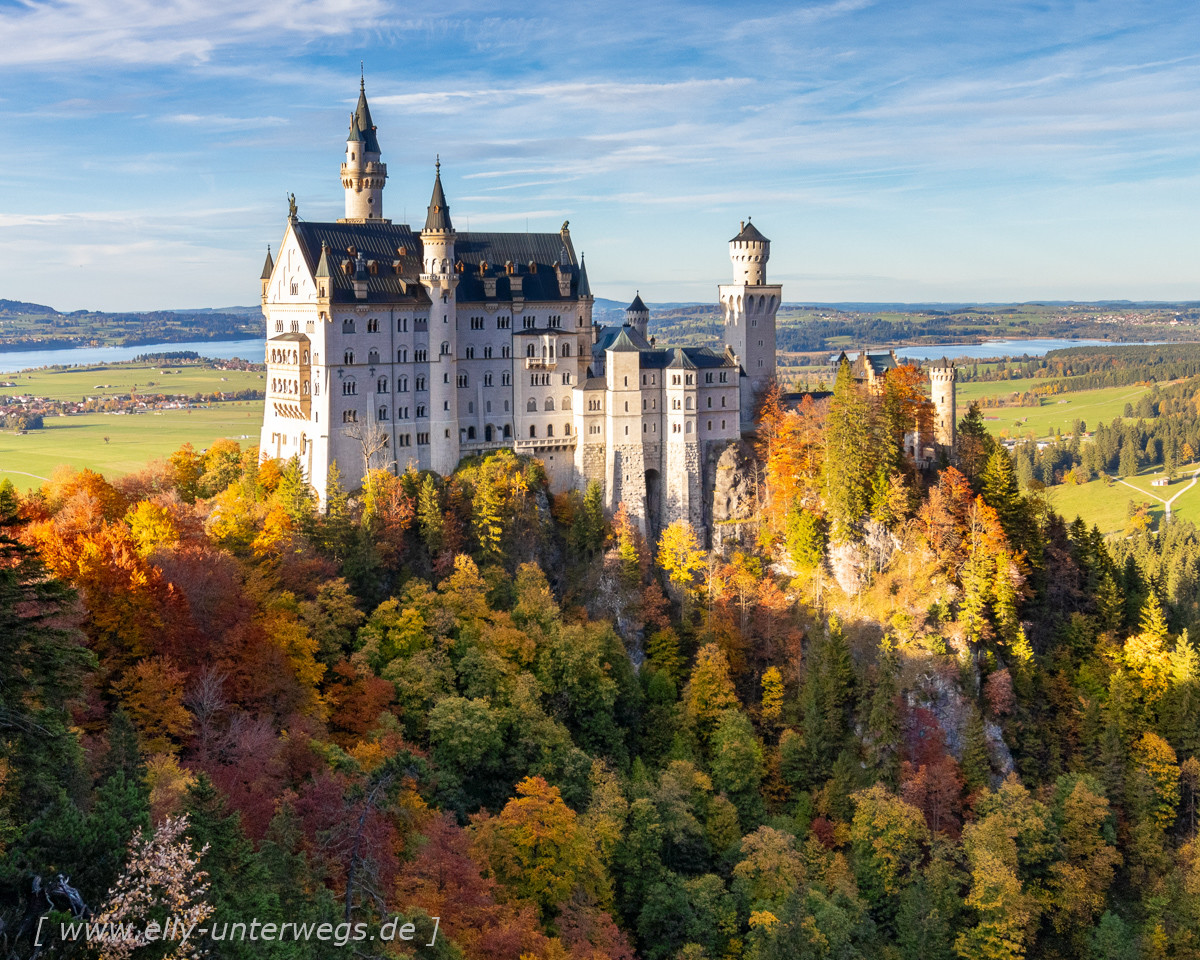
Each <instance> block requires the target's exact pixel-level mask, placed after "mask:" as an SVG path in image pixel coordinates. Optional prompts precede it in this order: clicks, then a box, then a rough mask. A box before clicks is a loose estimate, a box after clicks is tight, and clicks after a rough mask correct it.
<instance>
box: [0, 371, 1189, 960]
mask: <svg viewBox="0 0 1200 960" xmlns="http://www.w3.org/2000/svg"><path fill="white" fill-rule="evenodd" d="M919 382H920V378H919V377H918V376H917V375H916V374H915V372H914V371H912V370H911V369H910V368H900V370H899V371H897V372H896V373H895V374H894V375H890V376H889V378H888V381H887V386H886V389H885V390H884V391H883V393H882V394H880V395H878V396H870V395H867V394H866V393H864V392H862V391H861V389H860V388H859V387H858V386H856V385H855V384H854V382H853V380H852V379H851V377H850V376H849V372H848V368H847V367H845V366H843V368H842V370H841V372H840V373H839V376H838V380H837V384H836V387H835V390H834V393H833V396H832V398H831V399H829V400H827V401H824V402H823V403H822V404H820V405H814V404H813V403H812V402H811V401H806V402H805V403H804V404H802V405H801V406H800V407H799V408H798V409H795V410H788V409H785V408H784V407H783V406H781V405H780V403H779V401H778V398H777V396H776V395H772V396H770V397H767V398H765V401H764V404H763V410H762V422H761V426H760V429H759V434H758V438H757V447H756V450H755V454H756V456H757V458H758V461H759V467H758V469H757V470H756V471H755V475H756V476H757V478H758V488H757V490H756V491H755V495H756V497H757V500H756V503H755V504H754V509H753V510H752V511H751V512H750V513H749V514H747V515H748V516H752V519H746V520H744V521H739V522H736V523H732V524H731V525H730V526H729V528H728V529H727V530H723V531H722V533H723V534H724V537H723V540H724V542H725V543H726V550H725V551H724V552H722V553H721V554H719V555H717V554H710V553H708V552H706V551H705V550H703V549H702V547H701V545H700V543H699V542H698V540H697V537H696V535H695V532H694V531H692V530H690V529H689V528H688V527H687V526H686V525H683V524H676V525H673V526H671V527H668V528H667V529H666V530H664V531H663V532H662V534H661V536H660V537H659V538H657V540H656V542H648V541H647V540H646V539H645V538H644V537H643V536H642V535H641V534H640V533H639V531H638V529H637V527H636V525H635V524H634V523H632V522H631V521H630V519H629V518H628V516H627V515H626V513H625V511H624V510H623V509H622V510H619V511H618V513H617V515H616V516H613V517H606V516H605V515H604V513H603V511H602V509H601V497H600V492H599V490H598V489H597V488H596V487H594V486H593V487H592V488H589V489H588V490H587V491H586V492H585V493H572V494H563V495H552V494H551V493H550V492H549V491H548V489H547V485H546V480H545V476H544V474H543V472H542V470H541V468H540V466H539V465H538V464H537V463H536V462H529V461H525V460H523V459H520V458H517V457H515V456H514V455H512V454H509V453H500V454H496V455H494V456H491V457H489V458H487V459H486V460H483V461H470V462H464V464H462V465H461V466H460V468H459V470H458V471H457V473H456V474H455V475H454V476H452V477H449V478H445V479H442V478H438V477H436V476H433V475H421V474H417V473H416V472H415V471H411V470H409V471H404V470H403V468H402V469H401V473H400V475H399V476H394V475H392V474H390V473H388V472H385V471H378V472H373V473H372V474H371V475H369V476H368V477H366V478H364V479H363V481H362V482H361V483H360V482H359V481H358V480H357V479H352V478H346V482H345V484H344V487H345V489H344V488H343V484H341V483H335V484H334V485H333V486H332V487H331V489H330V490H329V491H328V509H327V510H326V511H325V512H324V513H319V512H318V511H317V509H316V502H315V499H314V496H313V492H312V491H311V490H309V489H308V488H307V486H306V484H305V483H304V482H303V479H302V477H301V474H300V471H299V467H298V465H297V464H296V463H295V462H292V463H279V462H276V461H267V462H264V463H261V464H260V463H258V458H257V451H256V450H254V449H249V450H242V449H240V448H239V447H238V446H237V445H236V444H234V443H232V442H229V441H222V442H219V443H217V444H214V445H213V446H212V447H211V448H210V449H208V450H207V451H206V452H204V453H197V452H196V451H193V450H191V449H190V448H186V447H185V448H183V449H181V450H179V451H178V452H177V453H176V454H175V455H174V456H172V457H171V458H170V460H169V461H168V462H166V463H160V464H156V465H152V466H150V467H148V468H147V469H146V470H144V471H143V472H141V473H139V474H135V475H133V476H129V477H125V478H122V479H120V480H117V481H114V482H112V483H110V482H107V481H106V480H105V479H104V478H102V477H100V476H99V475H96V474H93V473H89V472H86V471H85V472H81V473H70V472H64V473H62V474H60V475H57V476H56V477H55V479H54V481H53V482H51V483H49V484H47V485H46V486H44V487H43V488H42V489H41V491H39V492H36V493H33V494H31V495H28V496H19V495H17V494H16V493H14V492H13V491H12V489H11V488H7V489H0V530H2V531H3V535H4V537H3V539H2V540H0V550H2V551H3V558H4V562H3V564H2V566H0V727H2V729H3V739H2V740H0V884H2V885H3V887H4V888H5V889H7V890H8V891H10V894H9V897H8V899H7V900H4V901H0V911H2V910H4V909H7V910H8V911H9V912H8V914H7V917H8V919H9V921H10V923H12V922H14V920H15V919H19V916H20V910H21V907H20V906H19V905H18V901H19V900H21V899H22V898H24V896H25V892H26V891H27V890H28V885H29V883H30V880H31V877H32V876H33V875H34V874H38V875H40V876H43V877H51V876H54V875H57V874H58V873H62V874H63V875H69V876H70V877H71V884H72V885H73V886H75V887H76V888H78V890H79V891H80V893H81V894H82V895H83V897H84V898H85V899H86V900H87V901H88V903H89V904H90V905H91V907H92V909H93V910H94V911H96V913H97V914H98V915H100V916H105V917H113V916H121V917H126V918H130V917H134V918H136V917H139V916H154V917H156V918H159V919H161V917H162V916H164V915H165V914H166V913H167V912H168V910H167V908H166V907H164V906H163V903H162V901H161V899H158V900H156V899H155V898H153V897H150V898H148V899H146V900H145V901H144V902H143V901H131V900H129V899H128V898H126V899H124V900H122V899H121V897H120V896H117V897H114V896H111V895H110V893H109V891H110V890H113V888H114V885H116V884H118V883H119V882H120V883H123V884H125V886H123V887H121V889H128V888H129V887H130V886H133V887H138V886H139V885H140V888H142V889H152V890H160V889H167V888H166V886H163V884H164V883H165V881H164V880H163V878H162V877H161V876H158V875H157V874H153V871H151V870H150V869H149V867H148V866H147V864H148V863H158V862H160V860H156V859H155V856H154V855H153V850H159V851H164V850H165V851H171V852H172V854H173V855H172V857H166V856H165V855H164V856H163V857H162V858H160V859H161V860H162V861H164V862H165V861H169V862H170V863H171V864H174V865H175V866H174V868H173V869H175V874H176V880H178V881H179V882H178V884H177V886H176V887H175V888H171V889H174V890H175V891H176V894H175V900H174V901H173V903H174V904H175V906H173V907H172V909H173V910H175V911H176V912H178V911H179V910H180V909H182V906H180V905H181V904H182V905H183V906H186V907H187V908H188V909H190V910H192V911H194V915H203V914H205V913H206V912H208V911H211V916H210V919H209V922H210V924H212V925H214V929H215V928H216V926H219V924H220V923H227V922H231V921H242V922H247V923H248V922H249V921H250V920H252V919H254V918H257V919H260V920H263V921H267V920H269V921H271V922H275V923H278V922H285V921H286V922H303V921H307V920H325V921H329V922H331V923H333V924H338V923H346V922H353V923H364V924H368V925H370V926H369V927H367V928H364V929H370V930H371V931H376V930H378V924H380V923H381V922H383V921H385V920H387V919H389V918H391V917H392V916H394V915H396V914H400V915H402V917H403V918H405V919H407V920H411V921H412V922H413V923H414V924H415V925H416V928H417V929H418V930H420V931H423V932H425V933H427V934H428V933H431V932H432V929H433V921H432V920H431V919H430V918H432V917H438V918H440V920H439V921H438V922H439V923H440V927H439V932H438V936H437V938H436V941H435V942H434V944H433V946H425V945H422V944H426V943H428V939H429V938H428V936H425V937H420V938H418V939H417V940H416V941H414V942H408V943H399V942H395V943H383V942H378V941H357V942H352V943H350V944H349V945H347V946H336V945H335V944H333V943H320V942H316V941H309V942H290V941H289V942H271V943H262V942H259V943H251V942H238V941H229V940H224V941H222V942H212V937H211V936H210V937H206V938H204V939H203V940H201V938H200V937H199V935H197V940H196V941H195V942H196V943H200V944H201V945H202V946H204V947H205V948H207V949H208V950H209V955H211V956H214V957H221V958H238V957H247V958H249V957H255V958H258V957H277V958H281V960H282V958H310V957H312V958H316V957H334V956H337V957H344V956H347V955H348V954H347V952H346V951H347V950H350V951H353V952H352V954H350V955H353V956H356V957H387V956H422V957H435V956H436V957H445V958H459V957H461V958H467V960H525V958H544V960H565V958H572V960H604V958H613V960H625V958H633V957H635V956H636V957H645V958H649V960H676V958H679V960H742V958H744V960H776V958H778V960H783V958H859V957H861V958H872V960H874V958H885V960H952V958H962V960H1003V958H1020V957H1030V958H1034V957H1036V958H1063V960H1065V958H1087V960H1101V958H1103V960H1133V958H1142V957H1146V958H1179V960H1183V958H1197V957H1200V847H1198V846H1197V843H1196V801H1197V797H1196V792H1197V789H1198V788H1200V760H1198V759H1197V753H1198V752H1200V661H1198V657H1197V651H1196V647H1195V645H1194V644H1193V642H1192V641H1191V640H1190V639H1189V632H1195V630H1196V629H1197V628H1198V626H1200V533H1198V532H1197V531H1196V530H1195V529H1194V528H1192V527H1190V526H1189V525H1187V524H1182V523H1177V524H1173V525H1172V526H1171V527H1170V529H1169V532H1167V533H1165V534H1162V535H1161V536H1160V535H1158V534H1154V533H1141V534H1139V535H1137V536H1135V537H1132V538H1130V539H1126V540H1121V541H1114V542H1106V541H1105V540H1104V539H1103V538H1102V537H1101V536H1100V535H1099V533H1098V532H1096V531H1094V530H1088V529H1087V528H1086V527H1084V525H1082V524H1081V523H1069V522H1067V521H1066V520H1065V519H1063V518H1060V517H1057V516H1055V515H1054V514H1053V513H1051V512H1049V510H1048V509H1047V508H1046V506H1045V504H1044V503H1043V502H1042V501H1041V500H1039V499H1033V498H1030V497H1028V496H1026V495H1025V494H1023V492H1022V489H1021V487H1020V485H1019V483H1018V479H1017V473H1016V471H1015V469H1014V464H1013V461H1012V459H1011V457H1010V455H1009V454H1008V453H1006V452H1005V451H1004V449H1003V448H1001V447H999V446H997V445H996V444H994V442H993V441H992V440H991V438H990V437H989V436H988V435H987V433H986V431H984V430H983V429H982V427H981V425H980V424H979V422H978V417H977V416H976V417H975V418H974V420H972V419H971V418H968V419H967V420H966V421H965V422H964V423H963V425H962V436H961V442H960V444H959V447H958V450H957V453H956V456H955V457H954V460H953V462H952V463H951V462H945V463H942V464H941V465H940V467H939V468H938V469H937V470H933V471H929V472H927V473H918V472H916V471H914V470H913V469H912V467H911V466H910V464H909V463H908V461H907V460H906V459H905V457H904V455H903V452H902V444H903V439H904V434H905V432H906V431H907V430H908V429H910V428H911V427H912V426H913V425H914V424H922V425H925V426H926V428H927V425H928V419H929V406H928V401H926V400H925V399H924V397H923V396H922V395H921V394H920V392H919V390H918V385H919ZM349 488H354V489H353V495H350V494H348V493H347V492H346V489H349ZM177 818H185V819H183V820H180V819H177ZM138 837H142V838H143V839H142V840H141V841H138V840H137V838H138ZM131 843H133V844H138V843H140V844H141V845H140V846H137V848H136V849H135V850H134V852H133V854H132V855H131V854H130V853H129V850H130V845H131ZM147 843H157V844H158V846H157V847H155V848H153V849H151V848H150V847H147V846H146V844H147ZM196 855H198V856H199V862H198V866H194V865H193V866H190V865H189V864H191V858H193V857H194V856H196ZM197 870H201V871H204V872H205V873H206V874H207V877H206V878H205V877H199V876H197V873H196V871H197ZM155 877H157V879H155ZM148 878H149V879H148ZM155 883H159V886H157V887H156V886H155ZM181 890H182V891H183V892H180V891H181ZM6 903H7V904H9V905H10V906H8V907H7V908H5V907H4V904H6ZM131 903H132V904H133V905H132V906H131V905H130V904H131ZM138 904H142V905H141V906H138ZM122 911H124V912H122ZM139 911H140V912H139ZM13 929H14V927H12V926H10V930H13ZM348 936H349V935H348ZM193 945H195V944H193ZM22 949H26V950H27V948H24V947H23V948H22ZM53 949H54V954H53V955H68V954H69V953H70V951H69V950H67V949H65V948H63V947H62V946H56V947H54V948H53ZM142 949H143V952H142V953H137V954H135V956H164V955H172V956H174V955H175V954H174V953H170V954H168V953H167V951H168V949H170V946H169V945H167V946H164V945H161V944H159V945H151V946H147V947H144V948H142ZM21 955H25V954H21ZM44 955H45V954H44ZM113 955H116V954H113Z"/></svg>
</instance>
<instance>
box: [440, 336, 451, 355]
mask: <svg viewBox="0 0 1200 960" xmlns="http://www.w3.org/2000/svg"><path fill="white" fill-rule="evenodd" d="M449 354H450V341H449V340H443V341H442V350H441V355H442V356H443V357H445V356H448V355H449Z"/></svg>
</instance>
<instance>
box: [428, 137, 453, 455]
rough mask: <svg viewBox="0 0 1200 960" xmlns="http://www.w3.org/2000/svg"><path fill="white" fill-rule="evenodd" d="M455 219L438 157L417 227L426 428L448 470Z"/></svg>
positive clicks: (451, 424) (451, 390) (450, 441)
mask: <svg viewBox="0 0 1200 960" xmlns="http://www.w3.org/2000/svg"><path fill="white" fill-rule="evenodd" d="M456 236H457V234H455V232H454V224H453V223H451V222H450V205H449V204H448V203H446V192H445V191H444V190H443V189H442V161H441V158H440V157H439V158H438V161H437V166H436V173H435V174H434V179H433V195H432V196H431V197H430V198H429V209H428V211H427V213H426V216H425V229H424V230H422V231H421V245H422V254H421V283H422V285H423V286H424V287H425V289H426V290H428V291H429V430H430V433H431V435H432V436H431V442H432V452H433V457H432V463H431V464H430V465H431V466H432V467H433V469H434V470H436V471H437V472H438V473H441V474H444V475H445V474H450V473H452V472H453V471H454V468H455V467H457V466H458V456H459V435H458V360H457V358H458V337H457V334H456V330H455V328H456V327H457V325H458V324H457V316H456V315H457V310H458V305H457V299H456V297H455V290H456V288H457V287H458V273H457V272H456V271H455V269H454V239H455V237H456Z"/></svg>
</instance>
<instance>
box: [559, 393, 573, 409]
mask: <svg viewBox="0 0 1200 960" xmlns="http://www.w3.org/2000/svg"><path fill="white" fill-rule="evenodd" d="M561 409H563V410H570V409H571V397H570V395H568V396H565V397H563V398H562V404H561Z"/></svg>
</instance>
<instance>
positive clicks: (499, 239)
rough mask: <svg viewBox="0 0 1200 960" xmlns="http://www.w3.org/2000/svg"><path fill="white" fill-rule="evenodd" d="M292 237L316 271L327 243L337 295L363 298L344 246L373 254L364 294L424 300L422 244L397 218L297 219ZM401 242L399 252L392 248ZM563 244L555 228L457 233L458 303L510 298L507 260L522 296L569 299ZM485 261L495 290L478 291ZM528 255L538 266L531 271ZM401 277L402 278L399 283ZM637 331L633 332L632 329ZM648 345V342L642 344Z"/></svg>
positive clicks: (576, 275) (576, 272)
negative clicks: (561, 277)
mask: <svg viewBox="0 0 1200 960" xmlns="http://www.w3.org/2000/svg"><path fill="white" fill-rule="evenodd" d="M295 231H296V237H297V239H298V240H299V241H300V246H301V248H302V249H303V250H304V253H305V256H306V258H307V259H308V262H309V264H310V266H312V268H313V270H314V275H315V276H319V275H321V274H320V273H319V272H318V271H319V268H320V266H321V244H322V242H325V243H327V244H328V245H329V251H328V256H327V261H326V272H325V273H324V275H325V276H328V277H330V278H331V279H332V280H333V297H334V299H335V300H341V301H345V302H352V303H361V302H362V301H360V300H357V298H356V297H355V296H354V286H353V279H354V277H353V273H351V274H345V273H343V272H342V262H343V261H345V260H349V261H351V262H352V263H353V261H354V259H355V258H354V256H352V255H351V254H350V252H349V249H348V248H350V247H353V248H354V249H355V251H356V253H361V254H362V255H363V258H364V259H365V260H366V261H368V262H370V261H371V260H374V261H376V264H377V271H378V272H377V273H375V274H368V275H367V293H368V295H367V301H366V302H368V303H371V302H397V303H408V302H418V303H428V302H429V298H428V296H427V295H426V293H425V289H424V287H422V286H421V284H420V279H419V278H420V273H421V260H422V256H421V255H422V250H423V247H422V243H421V236H420V234H418V233H414V232H413V230H412V228H411V227H409V226H407V225H405V224H398V223H381V222H378V221H376V222H373V223H371V222H368V223H312V222H310V221H303V220H301V221H297V222H296V223H295ZM401 248H403V249H404V251H405V252H404V255H403V256H401V255H400V254H399V253H398V250H400V249H401ZM561 250H562V238H561V236H560V235H559V234H557V233H460V234H457V235H456V237H455V239H454V255H455V259H456V260H457V261H458V262H459V263H461V264H462V265H463V271H462V273H460V274H459V275H458V276H459V284H458V290H457V298H458V300H459V302H460V303H472V302H488V303H505V302H508V301H511V300H512V285H511V283H510V282H509V277H508V276H507V275H506V274H505V272H504V264H505V263H506V262H508V261H512V263H513V265H514V268H515V269H516V272H517V274H518V275H519V276H520V277H521V295H522V296H523V297H524V298H525V300H526V301H529V302H541V301H550V302H556V301H557V302H562V303H568V302H574V301H575V300H576V299H577V298H578V297H579V296H580V293H579V292H578V287H579V282H580V275H581V271H580V269H579V268H577V267H566V268H565V269H568V270H571V271H572V278H571V291H570V293H569V294H568V295H567V296H563V295H562V294H561V293H560V292H559V286H558V274H557V272H556V270H555V264H556V263H557V261H558V255H559V252H560V251H561ZM397 260H398V261H400V272H399V273H397V272H396V261H397ZM480 261H484V262H486V263H487V264H488V273H487V274H486V275H487V276H492V277H495V278H496V295H495V296H494V297H486V296H484V286H483V277H482V276H481V275H480V273H479V263H480ZM530 262H533V263H534V264H535V265H536V267H537V270H536V272H530V269H529V264H530ZM401 281H403V282H401ZM635 333H636V332H635ZM646 346H647V347H648V346H649V344H646Z"/></svg>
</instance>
